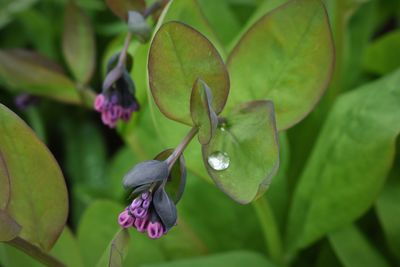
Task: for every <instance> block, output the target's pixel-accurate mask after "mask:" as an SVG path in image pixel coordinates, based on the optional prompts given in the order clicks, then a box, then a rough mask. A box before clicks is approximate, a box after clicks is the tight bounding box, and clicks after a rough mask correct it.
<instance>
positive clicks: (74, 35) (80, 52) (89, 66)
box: [62, 1, 96, 84]
mask: <svg viewBox="0 0 400 267" xmlns="http://www.w3.org/2000/svg"><path fill="white" fill-rule="evenodd" d="M62 48H63V53H64V57H65V60H66V62H67V64H68V67H69V69H70V70H71V72H72V74H73V75H74V77H75V79H77V80H78V81H79V82H80V83H82V84H86V83H87V82H89V81H90V79H91V78H92V75H93V72H94V70H95V65H96V44H95V38H94V32H93V28H92V25H91V22H90V19H89V18H88V17H87V16H86V14H85V13H84V12H83V11H82V10H81V9H80V8H79V7H78V6H77V5H76V4H75V3H74V2H73V1H69V3H68V5H67V7H66V10H65V18H64V32H63V39H62Z"/></svg>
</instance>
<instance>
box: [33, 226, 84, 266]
mask: <svg viewBox="0 0 400 267" xmlns="http://www.w3.org/2000/svg"><path fill="white" fill-rule="evenodd" d="M51 255H53V256H55V257H56V258H57V259H59V260H60V261H62V262H64V263H65V264H66V265H67V266H70V267H83V266H84V265H83V259H82V255H81V252H80V250H79V246H78V242H77V240H76V238H75V236H74V235H73V233H72V232H71V230H70V229H69V228H67V227H65V228H64V231H63V232H62V234H61V236H60V238H59V239H58V240H57V243H56V244H55V245H54V247H53V248H52V250H51ZM29 266H30V265H29Z"/></svg>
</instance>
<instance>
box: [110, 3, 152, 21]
mask: <svg viewBox="0 0 400 267" xmlns="http://www.w3.org/2000/svg"><path fill="white" fill-rule="evenodd" d="M106 3H107V5H108V7H109V8H110V9H111V11H112V12H113V13H114V14H115V15H116V16H118V17H120V18H121V19H123V20H125V21H127V20H128V11H130V10H136V11H143V10H144V9H145V7H146V2H145V1H144V0H106Z"/></svg>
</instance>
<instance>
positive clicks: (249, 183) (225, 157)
mask: <svg viewBox="0 0 400 267" xmlns="http://www.w3.org/2000/svg"><path fill="white" fill-rule="evenodd" d="M203 160H204V164H205V165H206V168H207V171H208V173H209V174H210V176H211V177H212V178H213V180H214V182H215V183H216V184H217V185H218V186H219V187H220V188H221V190H222V191H224V192H225V193H226V194H227V195H229V196H230V197H231V198H233V199H234V200H236V201H237V202H239V203H243V204H245V203H249V202H251V201H252V200H254V199H255V198H256V197H257V196H259V195H260V194H261V193H263V192H264V191H265V190H266V189H267V188H268V186H269V184H270V182H271V179H272V177H273V176H274V175H275V173H276V171H277V170H278V166H279V145H278V136H277V131H276V125H275V117H274V107H273V104H272V102H270V101H254V102H249V103H246V104H244V105H242V106H241V107H240V108H239V109H238V110H236V111H235V112H234V113H233V114H232V116H230V117H228V118H227V119H226V123H225V125H223V126H222V127H221V128H219V129H218V130H217V132H216V134H215V136H214V137H213V138H212V139H211V141H210V143H209V144H208V145H205V146H203ZM224 165H225V166H224ZM213 166H214V167H213Z"/></svg>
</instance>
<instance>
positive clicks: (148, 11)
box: [143, 1, 162, 18]
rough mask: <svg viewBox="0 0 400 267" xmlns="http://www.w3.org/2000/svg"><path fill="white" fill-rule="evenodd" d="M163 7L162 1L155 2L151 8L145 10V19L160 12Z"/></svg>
mask: <svg viewBox="0 0 400 267" xmlns="http://www.w3.org/2000/svg"><path fill="white" fill-rule="evenodd" d="M161 7H162V1H157V2H154V3H153V4H152V5H151V6H149V7H148V8H146V9H145V10H144V12H143V17H144V18H147V17H148V16H150V15H151V14H153V12H154V11H156V10H158V9H159V8H161Z"/></svg>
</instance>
